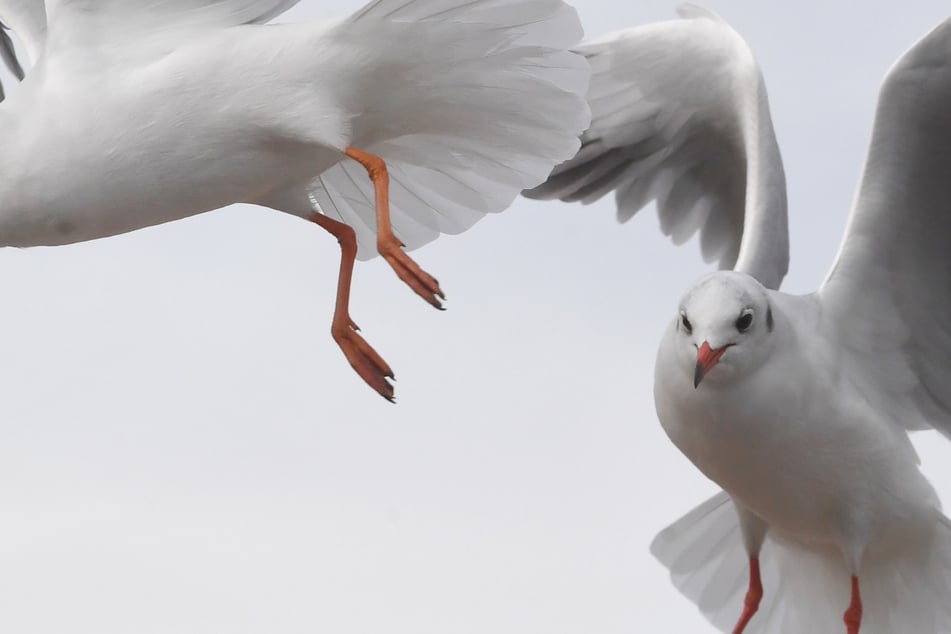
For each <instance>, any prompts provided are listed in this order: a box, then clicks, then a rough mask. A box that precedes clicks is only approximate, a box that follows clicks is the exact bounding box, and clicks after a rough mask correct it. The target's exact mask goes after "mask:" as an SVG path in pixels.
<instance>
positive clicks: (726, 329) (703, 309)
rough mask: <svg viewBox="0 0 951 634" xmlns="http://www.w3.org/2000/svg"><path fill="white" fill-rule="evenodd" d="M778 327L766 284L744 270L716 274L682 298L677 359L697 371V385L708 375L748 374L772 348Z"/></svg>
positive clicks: (715, 378)
mask: <svg viewBox="0 0 951 634" xmlns="http://www.w3.org/2000/svg"><path fill="white" fill-rule="evenodd" d="M774 326H775V324H774V321H773V310H772V307H771V306H770V304H769V298H768V296H767V294H766V289H765V288H763V285H762V284H760V283H759V282H757V281H756V280H755V279H753V278H752V277H750V276H749V275H746V274H745V273H737V272H735V271H720V272H718V273H713V274H711V275H708V276H706V277H704V278H702V279H701V280H700V281H699V282H697V283H696V284H694V286H693V287H692V288H691V289H690V290H689V291H687V293H686V294H685V295H684V297H683V299H682V300H681V301H680V307H679V314H678V315H677V323H676V324H675V329H676V332H675V333H674V338H675V342H676V343H675V347H676V351H677V352H676V354H677V358H678V363H682V364H685V365H686V366H687V367H689V368H690V369H691V371H693V373H694V387H695V388H696V387H699V385H700V381H701V380H703V379H705V378H706V377H707V376H708V375H709V378H707V379H706V380H707V381H710V382H714V383H719V382H722V381H729V380H732V379H735V378H738V377H741V376H745V375H747V374H749V373H750V372H751V371H753V370H755V369H756V368H757V367H759V365H760V364H761V363H762V362H763V360H764V359H765V358H766V356H767V353H768V352H769V350H770V349H771V348H772V345H771V344H772V337H771V335H772V332H773V328H774ZM714 368H716V369H714Z"/></svg>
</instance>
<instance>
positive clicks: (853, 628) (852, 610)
mask: <svg viewBox="0 0 951 634" xmlns="http://www.w3.org/2000/svg"><path fill="white" fill-rule="evenodd" d="M843 620H844V621H845V629H846V632H847V634H859V626H860V625H862V597H861V595H860V594H859V578H858V577H856V576H855V575H852V602H851V603H850V604H849V609H848V610H846V611H845V616H844V617H843Z"/></svg>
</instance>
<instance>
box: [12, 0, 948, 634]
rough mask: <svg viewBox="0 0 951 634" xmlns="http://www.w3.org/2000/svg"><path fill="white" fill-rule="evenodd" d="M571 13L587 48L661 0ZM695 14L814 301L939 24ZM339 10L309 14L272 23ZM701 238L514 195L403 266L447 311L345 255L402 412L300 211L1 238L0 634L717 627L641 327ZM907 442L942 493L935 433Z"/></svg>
mask: <svg viewBox="0 0 951 634" xmlns="http://www.w3.org/2000/svg"><path fill="white" fill-rule="evenodd" d="M840 4H841V5H842V6H840ZM576 6H577V7H578V9H579V12H580V14H581V17H582V20H583V21H584V22H585V25H586V28H587V32H588V35H589V36H591V37H595V36H598V35H600V34H602V33H604V32H607V31H609V30H615V29H617V28H620V27H624V26H628V25H631V26H633V25H636V24H640V23H644V22H649V21H654V20H661V19H668V18H670V17H671V16H672V15H673V11H674V8H675V5H674V4H673V3H668V2H657V1H650V2H646V1H638V2H619V1H616V0H615V1H609V0H581V1H579V2H578V3H577V4H576ZM707 6H709V8H712V9H714V10H716V11H717V12H719V13H721V14H722V15H723V16H724V17H725V18H726V19H727V20H728V21H729V22H730V23H731V24H732V25H733V26H734V27H735V28H736V29H737V30H738V31H739V32H740V33H741V34H742V35H744V36H745V37H746V38H747V39H748V41H749V42H750V44H751V46H752V48H753V50H754V52H755V54H756V56H757V57H758V59H759V61H760V63H761V64H762V66H763V69H764V73H765V76H766V81H767V85H768V89H769V94H770V101H771V104H772V107H773V117H774V122H775V126H776V131H777V135H778V137H779V141H780V145H781V147H782V150H783V155H784V158H785V163H786V169H787V176H788V183H789V202H790V224H791V230H792V266H791V273H790V275H789V277H788V278H787V281H786V284H785V285H784V288H785V289H786V290H788V291H792V292H808V291H811V290H813V289H814V288H815V286H816V285H817V284H818V283H819V282H820V281H821V279H822V278H823V276H824V274H825V271H826V269H827V267H828V266H829V265H830V263H831V260H832V257H833V255H834V253H835V251H836V248H837V246H838V242H839V239H840V237H841V231H842V229H843V227H844V224H845V221H846V214H847V211H848V208H849V205H850V202H851V198H852V194H853V191H854V189H855V185H856V179H857V176H858V174H859V171H860V169H861V165H862V161H863V159H864V154H865V149H866V144H867V139H868V132H869V128H870V123H871V117H872V112H873V108H874V103H875V95H876V92H877V90H878V85H879V82H880V80H881V78H882V76H883V75H884V73H885V71H886V69H887V68H888V67H889V66H890V65H891V64H892V62H893V61H894V60H895V59H896V58H897V57H898V55H899V54H900V53H901V52H902V51H903V50H905V49H906V48H907V47H908V46H909V45H910V44H911V43H912V42H914V41H915V40H916V39H917V38H918V37H919V36H920V35H922V34H923V33H924V32H925V31H927V30H928V29H929V28H931V27H932V26H934V25H935V24H937V23H938V22H939V21H940V20H941V19H942V18H943V17H944V14H945V13H946V12H951V10H949V8H948V5H947V3H942V2H927V3H926V2H904V3H884V2H868V3H865V4H864V6H863V8H862V9H861V10H857V9H855V8H854V7H851V8H846V7H845V6H844V3H829V2H826V1H818V0H801V1H799V2H785V3H764V2H754V1H753V0H747V1H739V0H737V1H734V2H728V1H725V0H724V1H722V2H712V3H709V4H708V5H707ZM358 7H359V4H358V3H357V2H352V3H351V2H345V1H343V0H333V1H328V2H323V3H320V2H312V1H310V0H303V2H302V3H301V5H300V6H299V7H298V8H296V9H295V10H294V11H293V12H291V13H290V14H288V16H287V19H289V20H290V19H306V18H310V17H318V16H321V15H341V14H345V13H349V12H351V11H353V10H356V9H357V8H358ZM394 53H398V52H394ZM0 204H2V201H0ZM698 251H699V249H698V247H697V245H696V244H695V243H690V244H688V245H685V246H683V247H680V248H677V247H674V246H672V245H671V244H669V243H668V242H667V241H666V240H665V239H664V238H663V236H661V235H660V233H659V231H658V228H657V220H656V216H655V214H654V212H653V210H652V209H648V210H645V211H644V212H642V213H641V214H640V215H639V216H638V217H637V218H635V220H634V221H632V222H630V223H628V224H626V225H618V224H616V222H615V220H614V210H613V202H612V201H611V200H605V201H602V202H601V203H599V204H596V205H592V206H590V207H581V206H577V205H562V204H559V203H531V202H529V201H524V200H519V201H517V202H516V203H515V204H514V205H513V207H512V208H511V209H510V210H509V211H507V212H506V213H504V214H502V215H499V216H495V217H491V218H488V219H486V220H484V221H483V222H481V223H480V224H478V225H477V226H476V227H475V228H474V229H472V230H471V231H469V232H467V233H466V234H464V235H462V236H458V237H452V238H442V239H440V240H438V241H437V242H436V243H434V244H431V245H429V246H427V247H425V248H423V249H421V250H420V251H418V252H416V253H415V256H416V258H417V260H418V261H419V262H420V263H421V264H422V265H423V266H424V267H425V268H426V269H427V270H429V271H430V272H431V273H433V274H434V275H435V276H437V277H438V278H439V280H440V282H442V285H443V288H444V290H445V291H446V292H447V294H448V296H449V310H448V311H447V312H445V313H439V312H437V311H435V310H433V309H432V308H430V307H429V306H427V305H426V304H425V303H424V302H423V301H421V300H420V299H419V298H418V297H416V296H415V295H413V293H412V292H411V291H410V290H409V289H408V288H407V287H406V286H405V285H404V284H403V283H402V282H400V281H399V280H397V278H396V277H395V275H394V274H393V273H392V272H391V270H390V269H389V267H388V266H387V265H386V264H385V263H383V262H381V261H373V262H370V263H360V264H358V265H357V270H356V275H355V278H354V288H353V304H352V314H353V317H354V319H355V320H356V321H357V322H358V323H359V324H360V325H361V327H362V328H363V331H364V334H365V336H366V338H367V339H368V340H369V341H370V343H371V344H372V345H374V346H375V347H376V348H377V350H378V351H380V353H381V354H382V355H383V356H384V357H385V358H386V359H387V360H388V361H389V362H390V364H391V365H392V366H393V368H394V369H395V371H396V374H397V377H398V378H399V382H398V384H397V397H398V401H399V404H398V405H396V406H394V405H390V404H389V403H387V402H386V401H384V400H383V399H381V398H380V397H378V396H376V395H375V394H374V393H373V392H372V391H371V390H370V389H369V388H367V387H366V386H365V385H364V384H363V383H362V382H361V381H360V380H359V379H358V377H357V376H356V375H355V374H354V373H353V372H352V371H351V369H350V367H349V366H348V365H347V363H346V361H345V360H344V358H343V356H342V355H341V353H340V351H339V350H338V348H337V346H336V344H334V342H333V341H332V339H331V338H330V334H329V325H330V318H331V313H332V309H333V297H334V287H335V283H336V277H337V275H336V270H337V263H338V249H337V246H336V243H335V242H334V240H333V239H332V238H330V237H329V236H328V235H326V234H325V233H323V232H322V231H321V230H320V229H318V228H316V227H310V226H308V225H307V224H306V223H303V222H301V221H298V220H296V219H293V218H290V217H284V216H282V215H280V214H276V213H274V212H269V211H265V210H261V209H256V208H250V207H240V208H230V209H227V210H224V211H220V212H216V213H212V214H207V215H205V216H202V217H198V218H194V219H191V220H188V221H183V222H179V223H176V224H172V225H167V226H162V227H157V228H153V229H149V230H144V231H139V232H136V233H134V234H131V235H126V236H121V237H117V238H113V239H108V240H101V241H97V242H94V243H88V244H80V245H75V246H72V247H64V248H55V249H34V250H26V251H16V250H10V249H8V250H3V251H0V271H2V275H0V279H2V280H3V290H4V297H3V311H2V321H0V324H2V329H3V332H5V336H4V337H3V340H2V352H3V354H2V357H0V359H2V360H0V385H2V386H3V390H2V395H3V396H2V400H0V411H2V412H3V417H2V419H0V631H4V632H16V633H17V634H38V633H44V634H47V633H48V634H53V633H55V634H64V633H89V634H129V633H130V632H134V633H136V634H185V633H195V634H198V633H207V632H227V633H234V634H243V633H251V632H254V633H268V634H271V633H288V634H292V633H295V634H296V633H305V632H307V633H310V634H312V633H314V632H320V633H326V634H379V633H387V634H463V633H472V634H487V633H489V632H491V633H493V634H509V633H510V634H528V633H536V632H537V633H544V634H569V633H570V634H615V633H616V634H620V633H631V632H648V631H656V632H691V633H693V632H706V631H711V629H710V628H709V626H707V625H706V624H705V622H704V621H703V619H702V618H701V617H700V616H699V615H698V613H697V612H696V610H695V608H694V607H693V606H692V605H690V604H689V603H687V602H686V601H685V600H684V599H682V598H681V597H680V595H679V594H678V593H677V592H676V591H675V590H674V588H673V587H672V586H671V584H670V583H669V581H668V579H667V573H666V571H665V570H664V569H663V568H662V567H661V566H659V565H658V564H657V563H656V562H655V561H654V560H653V559H652V558H651V556H650V555H649V553H648V550H647V548H648V544H649V542H650V540H651V538H652V537H653V536H654V535H655V534H656V532H657V531H659V530H660V529H662V528H663V527H664V526H666V525H667V524H668V523H670V522H672V521H674V520H675V519H676V518H677V517H679V516H680V515H681V514H683V513H685V512H686V511H688V510H689V509H691V508H692V507H693V506H694V505H696V504H697V503H699V502H701V501H702V500H704V499H705V498H706V497H708V496H709V495H711V494H713V493H714V492H715V491H716V488H715V487H714V486H713V485H712V484H711V483H710V482H709V481H707V480H706V479H705V478H704V477H703V476H702V475H700V474H699V473H698V472H697V471H696V470H695V469H694V468H693V467H692V466H691V465H690V464H689V463H688V462H687V461H686V459H685V458H683V457H682V456H681V455H680V454H679V452H678V451H677V450H676V449H675V448H674V447H673V446H672V445H671V444H670V443H669V442H668V441H667V439H666V437H665V436H664V434H663V433H662V431H661V429H660V426H659V424H658V422H657V419H656V415H655V413H654V406H653V402H652V396H651V393H652V392H651V389H652V382H653V363H654V354H655V349H656V345H657V342H658V339H659V335H660V332H661V331H662V329H663V328H664V326H665V325H666V323H667V320H668V319H670V318H672V316H673V315H674V313H675V309H676V305H677V300H678V298H679V295H680V293H681V292H682V291H683V290H684V289H685V288H686V287H687V286H688V285H689V284H690V282H691V281H692V280H693V279H695V278H696V277H698V276H699V275H701V274H702V273H704V272H705V271H707V270H709V269H710V267H709V266H708V265H705V264H704V263H703V262H702V261H701V260H700V258H699V255H698ZM917 444H918V446H919V448H920V449H921V452H922V456H923V459H924V461H925V465H924V469H925V471H926V472H927V473H928V474H929V475H930V476H931V477H932V479H933V481H934V484H935V486H936V487H937V488H938V490H939V491H940V492H941V494H942V496H944V498H945V499H948V496H949V494H951V445H949V443H948V442H947V441H945V440H942V439H940V438H939V437H937V436H936V435H935V434H933V433H926V434H922V435H920V436H918V442H917ZM769 591H770V589H769V588H767V589H766V592H767V593H769ZM844 607H845V606H843V608H844ZM739 609H740V606H737V611H739Z"/></svg>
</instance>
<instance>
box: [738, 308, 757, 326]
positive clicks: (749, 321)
mask: <svg viewBox="0 0 951 634" xmlns="http://www.w3.org/2000/svg"><path fill="white" fill-rule="evenodd" d="M752 325H753V311H752V310H750V309H749V308H747V309H746V310H744V311H743V314H742V315H740V316H739V318H738V319H737V320H736V329H737V330H739V331H740V332H746V331H747V330H749V329H750V326H752Z"/></svg>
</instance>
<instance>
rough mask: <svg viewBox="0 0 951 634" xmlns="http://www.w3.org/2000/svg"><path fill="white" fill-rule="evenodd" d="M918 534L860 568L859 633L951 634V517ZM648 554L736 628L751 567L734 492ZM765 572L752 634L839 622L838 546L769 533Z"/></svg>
mask: <svg viewBox="0 0 951 634" xmlns="http://www.w3.org/2000/svg"><path fill="white" fill-rule="evenodd" d="M912 541H913V542H914V543H911V544H909V547H908V549H907V550H906V551H905V552H903V553H901V555H900V556H894V555H892V556H888V557H885V556H878V557H877V556H876V555H875V553H874V552H870V553H869V554H868V555H867V556H866V560H865V561H864V562H863V567H862V572H861V575H860V584H861V590H862V599H863V605H864V614H863V619H862V634H897V633H899V632H901V633H904V632H909V633H911V632H914V633H915V634H947V633H948V632H951V522H949V521H948V519H947V518H945V517H944V516H941V515H940V514H939V515H938V517H937V519H936V521H935V525H934V530H933V531H931V533H930V535H927V536H926V537H925V538H923V539H920V540H912ZM651 553H652V554H653V555H654V556H655V557H657V559H658V560H659V561H660V562H661V563H662V564H664V565H665V566H667V568H668V569H669V570H670V576H671V580H672V581H673V583H674V586H676V587H677V589H678V590H680V592H681V593H683V595H684V596H686V597H687V598H688V599H690V600H691V601H693V602H694V603H695V604H697V606H698V607H699V609H700V611H701V612H702V613H703V615H704V616H705V617H706V618H707V619H708V620H709V621H710V622H711V623H712V624H713V625H714V626H715V627H716V628H717V629H718V630H720V631H721V632H731V631H732V629H733V626H734V625H735V623H736V620H737V619H738V617H739V615H740V612H741V610H742V607H743V597H744V595H745V593H746V588H747V583H748V574H749V572H748V562H747V556H746V552H745V550H744V548H743V542H742V538H741V535H740V527H739V520H738V518H737V515H736V512H735V510H734V508H733V504H732V502H731V501H730V497H729V495H727V494H726V493H724V492H721V493H719V494H717V495H715V496H714V497H712V498H711V499H709V500H707V501H706V502H704V503H703V504H701V505H700V506H698V507H697V508H695V509H694V510H693V511H691V512H690V513H688V514H687V515H685V516H684V517H682V518H681V519H679V520H678V521H677V522H675V523H674V524H672V525H671V526H669V527H668V528H666V529H664V530H663V531H661V533H660V534H658V535H657V537H656V538H655V539H654V541H653V543H652V544H651ZM760 570H761V575H762V578H763V589H764V596H763V601H762V603H761V604H760V609H759V612H757V614H756V616H755V617H754V618H753V620H752V621H751V622H750V624H749V626H748V627H747V629H746V634H777V633H783V634H785V633H786V632H835V631H839V630H841V629H842V614H843V613H844V612H845V609H846V607H847V606H848V603H849V598H850V584H849V572H848V569H847V568H846V566H845V564H844V562H843V560H842V558H841V556H840V555H839V554H838V553H837V552H834V551H828V552H817V551H812V550H807V549H805V548H803V547H801V546H798V545H795V544H790V543H785V542H779V541H776V540H775V539H773V538H771V537H768V538H767V540H766V543H765V544H764V546H763V549H762V551H761V553H760Z"/></svg>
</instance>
